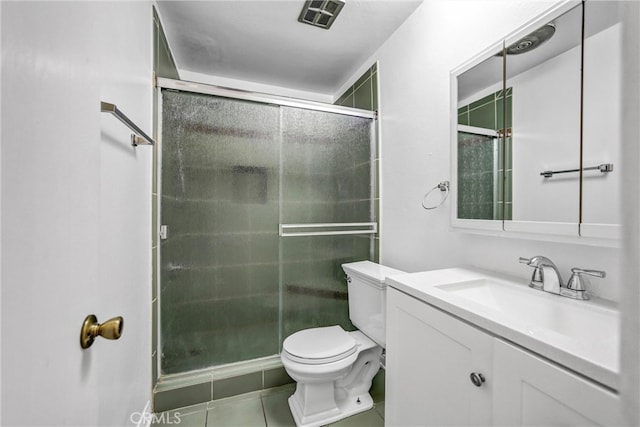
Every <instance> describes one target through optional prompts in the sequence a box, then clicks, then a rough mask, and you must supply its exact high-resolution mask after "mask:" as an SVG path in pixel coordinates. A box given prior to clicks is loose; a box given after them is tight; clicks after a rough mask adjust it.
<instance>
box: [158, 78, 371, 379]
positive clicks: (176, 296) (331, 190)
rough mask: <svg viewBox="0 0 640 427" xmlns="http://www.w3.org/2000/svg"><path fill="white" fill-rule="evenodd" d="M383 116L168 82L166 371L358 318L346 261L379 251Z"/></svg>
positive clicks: (224, 360) (231, 357) (246, 353)
mask: <svg viewBox="0 0 640 427" xmlns="http://www.w3.org/2000/svg"><path fill="white" fill-rule="evenodd" d="M372 122H373V120H372V119H370V118H368V119H367V118H361V117H351V116H348V115H342V114H334V113H328V112H321V111H312V110H306V109H301V108H293V107H285V106H278V105H273V104H265V103H258V102H248V101H242V100H236V99H229V98H221V97H216V96H211V95H203V94H197V93H190V92H179V91H174V90H163V91H162V136H161V145H160V148H161V175H160V177H161V195H160V197H161V208H160V212H161V224H162V225H164V226H166V227H167V235H166V238H165V239H163V240H161V245H160V265H161V269H160V280H159V282H160V314H161V316H160V317H161V321H160V336H161V340H160V341H161V343H160V350H161V352H160V355H161V371H162V373H163V374H172V373H178V372H184V371H190V370H195V369H202V368H208V367H212V366H217V365H222V364H228V363H233V362H238V361H245V360H250V359H255V358H260V357H265V356H272V355H276V354H278V353H279V351H280V348H281V343H282V340H283V339H284V338H285V337H286V336H287V335H289V334H290V333H292V332H294V331H297V330H300V329H303V328H308V327H313V326H324V325H335V324H340V325H342V326H343V327H345V328H347V329H351V328H352V325H351V323H350V322H349V317H348V306H347V288H346V284H345V278H344V273H343V272H342V269H341V264H342V263H343V262H350V261H357V260H363V259H370V258H371V254H372V253H373V250H372V248H373V245H372V236H373V233H374V232H375V228H376V227H375V223H374V221H375V215H374V211H375V210H374V208H373V206H374V203H373V202H374V198H373V186H372V177H373V176H374V175H373V172H374V170H375V169H374V167H373V163H372V153H373V152H374V151H372V147H373V143H372V126H373V124H372ZM354 223H356V224H355V225H353V224H354ZM289 226H293V228H289ZM280 231H282V232H280ZM345 233H347V234H345ZM348 233H359V234H348Z"/></svg>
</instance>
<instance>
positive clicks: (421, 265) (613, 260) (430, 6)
mask: <svg viewBox="0 0 640 427" xmlns="http://www.w3.org/2000/svg"><path fill="white" fill-rule="evenodd" d="M556 3H557V2H553V1H548V2H546V1H513V0H494V1H482V2H478V1H472V0H468V1H464V0H454V1H451V0H448V1H445V0H426V1H425V2H424V3H423V4H422V5H421V6H420V7H419V8H418V9H417V10H416V12H414V14H413V15H412V16H411V17H409V18H408V19H407V21H406V22H405V23H404V24H403V26H402V27H400V29H398V30H397V31H396V32H395V33H394V34H393V35H392V36H391V37H390V38H389V40H388V41H387V42H386V43H385V44H384V45H383V46H382V47H381V48H380V49H379V50H378V52H376V54H374V55H373V56H372V57H371V58H370V59H369V60H367V61H365V63H364V64H371V63H372V62H373V61H376V60H377V61H379V85H380V105H381V111H380V113H381V143H382V149H381V157H382V209H381V211H382V215H381V217H382V226H381V241H382V250H381V258H382V262H384V263H386V264H388V265H390V266H393V267H396V268H400V269H404V270H407V271H418V270H427V269H435V268H442V267H447V266H453V265H471V266H478V267H482V268H488V269H494V270H497V271H501V272H504V273H507V274H512V275H515V276H518V277H521V278H522V280H523V281H526V280H528V279H529V278H530V275H531V271H530V269H528V268H526V267H525V266H523V265H521V264H519V263H518V257H519V256H533V255H538V254H542V255H546V256H549V257H550V258H551V259H552V260H554V261H555V262H556V264H557V265H558V267H559V268H560V269H561V271H562V272H563V273H564V275H565V280H566V278H568V272H569V269H570V268H571V267H576V266H582V267H587V268H597V269H603V270H606V271H607V273H608V277H607V279H604V280H593V286H592V293H593V294H595V295H599V296H601V297H604V298H608V299H612V300H619V293H620V285H619V283H620V279H621V268H620V263H619V258H620V253H619V251H618V250H616V249H607V248H598V247H587V246H582V245H576V244H561V243H550V242H537V241H531V240H522V239H510V238H500V237H486V236H476V235H470V234H464V233H458V232H452V231H450V229H449V203H446V204H445V206H444V207H443V208H442V209H437V210H434V211H425V210H423V209H422V208H421V207H420V201H421V199H422V196H423V194H424V193H425V192H426V191H427V190H428V189H429V188H431V187H433V186H434V185H435V184H437V183H438V182H440V181H443V180H445V179H449V178H450V176H449V174H450V148H449V141H450V135H449V121H450V115H451V110H450V105H449V104H450V99H449V98H450V95H449V87H450V86H449V78H450V76H449V73H450V71H451V70H452V69H454V68H456V67H458V66H459V65H460V64H462V63H464V62H465V61H467V60H468V59H469V58H471V57H473V56H474V55H476V54H477V53H478V52H480V51H482V50H484V49H485V48H487V47H488V46H490V45H492V44H494V43H496V42H497V41H499V40H501V39H502V38H503V37H504V36H505V35H507V34H509V33H510V32H512V31H514V30H516V29H517V28H519V27H521V26H522V25H524V24H526V23H527V22H528V21H530V20H532V19H533V18H534V17H536V16H537V15H539V14H541V13H543V12H544V11H545V10H547V9H548V8H550V7H551V6H553V5H555V4H556ZM487 22H490V23H491V25H487ZM364 64H363V69H364V67H365V65H364ZM359 71H361V70H359ZM357 75H358V73H356V75H354V78H357V77H355V76H357ZM347 84H348V83H347Z"/></svg>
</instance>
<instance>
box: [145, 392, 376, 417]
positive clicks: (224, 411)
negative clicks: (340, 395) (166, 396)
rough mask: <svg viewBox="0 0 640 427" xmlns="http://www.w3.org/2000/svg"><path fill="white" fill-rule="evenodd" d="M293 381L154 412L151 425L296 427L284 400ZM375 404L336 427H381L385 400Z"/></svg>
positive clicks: (289, 394)
mask: <svg viewBox="0 0 640 427" xmlns="http://www.w3.org/2000/svg"><path fill="white" fill-rule="evenodd" d="M294 390H295V384H288V385H286V386H282V387H277V388H272V389H268V390H263V391H259V392H253V393H247V394H242V395H239V396H234V397H230V398H227V399H219V400H214V401H211V402H208V403H201V404H199V405H194V406H188V407H185V408H180V409H175V410H173V411H168V412H163V413H161V414H155V416H154V422H153V425H154V426H173V427H236V426H238V427H295V422H294V421H293V417H292V416H291V412H290V411H289V404H288V403H287V399H288V398H289V396H291V394H293V392H294ZM373 397H374V402H375V403H374V407H373V408H372V409H370V410H369V411H366V412H362V413H360V414H357V415H354V416H352V417H349V418H345V419H344V420H341V421H338V422H337V423H334V424H331V425H332V426H338V427H383V426H384V401H377V400H379V399H376V397H378V396H376V395H375V394H374V395H373Z"/></svg>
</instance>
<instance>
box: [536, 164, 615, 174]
mask: <svg viewBox="0 0 640 427" xmlns="http://www.w3.org/2000/svg"><path fill="white" fill-rule="evenodd" d="M582 170H585V171H593V170H599V171H600V172H602V173H606V172H612V171H613V163H603V164H601V165H598V166H591V167H588V168H583V169H582ZM569 172H580V169H567V170H562V171H544V172H540V175H542V176H544V177H545V178H551V177H552V176H553V175H555V174H558V173H569Z"/></svg>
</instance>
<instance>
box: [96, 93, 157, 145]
mask: <svg viewBox="0 0 640 427" xmlns="http://www.w3.org/2000/svg"><path fill="white" fill-rule="evenodd" d="M100 111H102V112H103V113H109V114H113V116H114V117H115V118H116V119H118V120H120V121H121V122H122V123H124V124H125V126H127V127H128V128H129V129H131V130H132V131H134V132H135V133H136V134H134V135H131V145H133V146H134V147H136V146H138V145H154V144H155V142H154V141H153V139H151V138H150V137H149V135H147V134H146V133H144V132H143V131H142V129H140V128H139V127H138V126H137V125H136V124H135V123H133V122H132V121H131V120H130V119H129V117H127V116H126V115H125V114H124V113H123V112H122V111H120V110H119V109H118V107H117V106H116V105H115V104H110V103H108V102H104V101H100Z"/></svg>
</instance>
